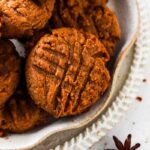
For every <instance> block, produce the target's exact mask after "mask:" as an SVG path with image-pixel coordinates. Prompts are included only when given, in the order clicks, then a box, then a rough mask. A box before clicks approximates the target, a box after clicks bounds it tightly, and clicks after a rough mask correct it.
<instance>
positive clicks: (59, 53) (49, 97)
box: [33, 36, 69, 110]
mask: <svg viewBox="0 0 150 150" xmlns="http://www.w3.org/2000/svg"><path fill="white" fill-rule="evenodd" d="M68 58H69V48H68V46H67V44H66V43H65V42H64V41H63V42H62V39H60V38H59V39H58V37H56V36H54V38H53V39H52V38H51V37H50V36H48V37H47V36H45V37H44V38H43V40H42V42H41V43H39V47H38V48H37V49H36V51H35V58H34V62H33V65H34V66H37V67H38V68H39V69H36V71H39V70H42V71H41V73H42V74H43V76H45V87H47V88H45V92H46V94H45V96H46V97H45V100H46V105H47V106H46V107H48V109H50V110H54V109H55V107H56V106H55V105H57V104H55V103H56V101H55V97H56V95H57V92H58V88H59V85H60V84H61V80H62V78H63V76H64V74H65V70H66V66H67V62H68ZM39 73H40V71H39Z"/></svg>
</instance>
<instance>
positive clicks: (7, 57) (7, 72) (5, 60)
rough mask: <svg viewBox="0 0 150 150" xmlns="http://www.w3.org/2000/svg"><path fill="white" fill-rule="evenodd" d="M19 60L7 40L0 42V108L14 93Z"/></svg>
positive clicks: (18, 75) (18, 71)
mask: <svg viewBox="0 0 150 150" xmlns="http://www.w3.org/2000/svg"><path fill="white" fill-rule="evenodd" d="M20 67H21V60H20V57H19V55H18V53H17V52H16V48H15V46H14V45H13V43H12V42H10V41H9V40H2V39H1V40H0V107H2V105H3V104H4V103H5V102H6V101H7V100H8V98H9V97H10V96H11V95H12V94H13V93H14V91H15V90H16V87H17V86H18V82H19V79H20Z"/></svg>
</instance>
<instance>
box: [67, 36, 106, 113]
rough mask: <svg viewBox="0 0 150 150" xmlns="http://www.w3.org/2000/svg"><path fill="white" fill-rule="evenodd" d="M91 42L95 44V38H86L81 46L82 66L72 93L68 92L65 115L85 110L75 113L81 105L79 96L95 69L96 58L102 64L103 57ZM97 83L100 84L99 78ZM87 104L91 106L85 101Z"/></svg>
mask: <svg viewBox="0 0 150 150" xmlns="http://www.w3.org/2000/svg"><path fill="white" fill-rule="evenodd" d="M93 42H94V43H95V42H96V40H95V38H92V36H87V39H86V42H85V44H84V46H83V51H82V54H81V58H82V64H81V66H80V69H79V72H78V74H77V75H76V79H75V81H74V87H73V89H72V91H71V92H70V95H69V98H68V99H69V105H68V109H67V112H66V114H67V113H68V114H78V113H80V112H82V111H84V110H85V108H86V107H85V108H84V107H83V109H82V110H80V111H77V108H78V107H79V106H78V105H80V103H81V102H80V101H81V95H82V93H83V92H84V90H85V89H86V86H87V84H88V83H89V81H90V76H91V74H92V72H93V70H94V69H95V68H94V67H95V62H96V60H97V58H100V59H101V61H102V62H103V55H100V53H101V54H103V51H102V49H101V48H99V47H97V46H96V45H94V43H93ZM104 64H105V63H103V66H104ZM99 65H100V66H99V67H103V66H102V65H101V64H99ZM103 69H104V70H105V68H104V67H103ZM108 75H109V74H108ZM94 76H95V74H94ZM99 76H100V77H101V74H99ZM97 80H98V79H97ZM98 81H99V82H101V80H100V78H99V80H98ZM106 82H109V81H108V80H107V81H106ZM99 86H100V85H99ZM102 86H103V85H102ZM99 88H103V87H99ZM96 90H97V89H96ZM97 91H98V90H97ZM95 92H96V91H95ZM101 92H102V91H99V92H98V95H97V96H100V94H101ZM94 98H95V97H93V99H94ZM96 100H97V99H95V100H93V101H94V102H95V101H96ZM94 102H93V103H94ZM87 103H89V105H90V104H91V102H90V101H87ZM89 105H87V108H88V107H89Z"/></svg>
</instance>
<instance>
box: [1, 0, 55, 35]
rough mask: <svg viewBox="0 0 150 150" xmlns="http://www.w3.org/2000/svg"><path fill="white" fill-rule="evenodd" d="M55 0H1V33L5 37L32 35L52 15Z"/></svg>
mask: <svg viewBox="0 0 150 150" xmlns="http://www.w3.org/2000/svg"><path fill="white" fill-rule="evenodd" d="M53 7H54V0H38V1H32V0H0V34H1V36H2V37H5V38H20V37H24V36H32V35H33V34H34V32H36V31H37V30H40V29H42V28H43V27H44V26H45V24H46V23H47V21H48V20H49V18H50V17H51V14H52V10H53Z"/></svg>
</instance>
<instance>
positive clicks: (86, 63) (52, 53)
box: [26, 28, 109, 118]
mask: <svg viewBox="0 0 150 150" xmlns="http://www.w3.org/2000/svg"><path fill="white" fill-rule="evenodd" d="M98 58H99V59H100V60H101V61H102V62H103V64H101V63H99V66H98V69H100V70H103V71H104V74H105V72H107V68H105V64H106V62H107V61H108V60H109V55H108V52H107V51H106V49H105V47H104V46H103V45H102V44H101V43H100V41H99V40H98V39H97V38H96V37H95V36H94V35H90V34H87V33H83V32H81V31H78V30H76V29H72V28H62V29H56V30H53V31H52V34H51V35H45V36H44V37H42V38H41V40H40V41H39V42H38V44H37V45H36V47H35V48H34V49H33V50H32V51H31V53H30V55H29V57H28V60H27V69H26V70H27V72H26V76H27V84H28V88H29V93H30V95H31V96H32V99H33V100H34V101H35V102H36V104H38V105H39V106H40V107H42V108H43V109H45V110H46V111H48V112H49V113H51V114H52V115H53V116H54V117H56V118H59V117H64V116H68V115H75V114H79V113H81V112H83V111H85V109H86V108H88V107H89V106H90V104H93V103H94V102H95V101H97V100H98V98H97V97H99V96H100V95H101V94H102V93H101V92H103V91H104V90H105V89H104V90H99V89H98V87H99V88H100V89H101V88H103V87H104V85H103V84H105V82H104V83H103V82H102V78H103V77H100V78H98V79H97V80H98V83H99V84H98V85H97V84H96V83H95V82H91V74H92V75H94V76H97V74H98V73H99V75H100V76H101V75H103V74H102V73H100V72H98V71H97V72H98V73H93V70H96V69H95V68H96V67H95V63H96V61H97V59H98ZM96 64H97V63H96ZM101 67H102V69H101ZM92 79H93V78H92ZM105 79H107V78H105ZM101 82H102V83H101ZM108 83H109V81H108V80H106V84H108ZM88 84H93V86H94V84H95V85H96V88H95V90H96V91H95V96H93V99H94V100H93V99H91V100H89V103H90V104H89V105H88V104H87V107H83V109H82V110H80V112H79V111H78V112H77V109H78V105H79V104H80V103H81V101H82V95H83V93H84V92H85V90H86V87H87V85H88ZM101 84H102V85H101ZM90 86H92V85H90ZM106 87H107V86H106ZM92 88H93V87H91V89H92ZM88 89H89V90H91V89H90V88H88ZM88 89H87V90H88ZM95 98H96V99H95ZM91 101H92V102H91ZM87 103H88V101H87Z"/></svg>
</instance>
